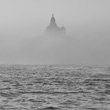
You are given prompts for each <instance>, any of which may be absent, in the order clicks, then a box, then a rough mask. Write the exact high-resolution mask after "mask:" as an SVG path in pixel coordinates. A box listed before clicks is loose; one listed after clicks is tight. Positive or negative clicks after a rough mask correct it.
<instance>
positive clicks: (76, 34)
mask: <svg viewBox="0 0 110 110" xmlns="http://www.w3.org/2000/svg"><path fill="white" fill-rule="evenodd" d="M52 13H54V14H55V18H56V21H57V24H58V26H62V25H64V26H65V27H66V29H67V35H68V36H70V37H71V38H72V41H71V40H70V38H66V39H65V38H62V39H49V38H45V37H42V38H39V37H38V36H41V35H43V32H44V30H45V28H46V27H47V26H48V24H49V22H50V18H51V14H52ZM70 41H71V43H70ZM50 47H51V48H50ZM109 47H110V0H0V54H1V57H0V62H1V63H31V64H47V63H61V64H62V63H82V64H110V48H109ZM53 50H55V51H53ZM47 53H48V54H47ZM52 53H53V54H52Z"/></svg>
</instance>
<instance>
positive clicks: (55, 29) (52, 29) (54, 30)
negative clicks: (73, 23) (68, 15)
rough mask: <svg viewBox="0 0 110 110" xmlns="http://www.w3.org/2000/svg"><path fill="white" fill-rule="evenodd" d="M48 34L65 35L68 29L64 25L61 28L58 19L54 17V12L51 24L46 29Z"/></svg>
mask: <svg viewBox="0 0 110 110" xmlns="http://www.w3.org/2000/svg"><path fill="white" fill-rule="evenodd" d="M45 33H46V35H58V36H64V35H65V34H66V29H65V27H64V26H62V27H61V28H60V27H59V26H57V24H56V20H55V18H54V14H52V18H51V20H50V24H49V26H48V27H47V28H46V31H45Z"/></svg>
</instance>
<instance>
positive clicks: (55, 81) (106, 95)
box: [0, 65, 110, 110]
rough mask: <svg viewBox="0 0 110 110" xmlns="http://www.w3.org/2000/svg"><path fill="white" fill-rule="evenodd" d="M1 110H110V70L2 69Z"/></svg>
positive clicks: (63, 67) (62, 67)
mask: <svg viewBox="0 0 110 110" xmlns="http://www.w3.org/2000/svg"><path fill="white" fill-rule="evenodd" d="M0 110H110V67H108V66H81V65H80V66H78V65H47V66H46V65H43V66H40V65H37V66H35V65H1V66H0Z"/></svg>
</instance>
